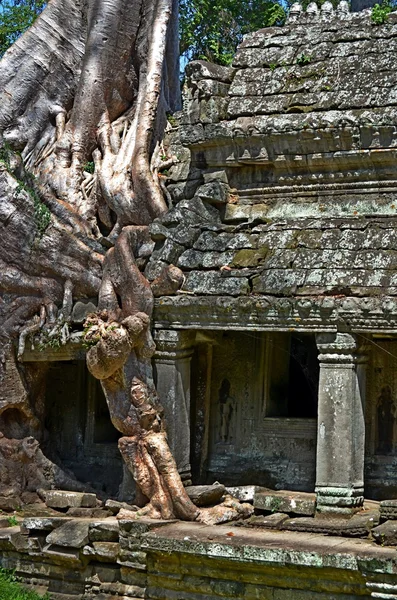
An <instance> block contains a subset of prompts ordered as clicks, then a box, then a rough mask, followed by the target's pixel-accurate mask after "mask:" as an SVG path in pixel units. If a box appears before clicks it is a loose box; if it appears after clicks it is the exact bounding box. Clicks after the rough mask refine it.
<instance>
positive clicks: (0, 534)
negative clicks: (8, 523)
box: [0, 527, 20, 550]
mask: <svg viewBox="0 0 397 600" xmlns="http://www.w3.org/2000/svg"><path fill="white" fill-rule="evenodd" d="M19 531H20V530H19V527H5V528H4V529H0V550H13V549H14V547H13V545H12V541H11V540H12V536H13V535H16V534H17V533H19Z"/></svg>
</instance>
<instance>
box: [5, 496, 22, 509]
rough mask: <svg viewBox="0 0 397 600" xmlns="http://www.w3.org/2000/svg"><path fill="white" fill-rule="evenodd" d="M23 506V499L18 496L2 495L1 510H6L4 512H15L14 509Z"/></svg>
mask: <svg viewBox="0 0 397 600" xmlns="http://www.w3.org/2000/svg"><path fill="white" fill-rule="evenodd" d="M20 507H21V500H20V499H19V498H16V497H14V496H13V497H5V496H0V510H4V512H14V510H18V508H20Z"/></svg>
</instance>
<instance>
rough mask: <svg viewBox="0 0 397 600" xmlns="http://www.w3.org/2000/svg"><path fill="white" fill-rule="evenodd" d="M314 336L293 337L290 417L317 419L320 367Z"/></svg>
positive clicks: (290, 367) (289, 400)
mask: <svg viewBox="0 0 397 600" xmlns="http://www.w3.org/2000/svg"><path fill="white" fill-rule="evenodd" d="M317 356H318V351H317V346H316V341H315V338H314V335H311V334H293V335H291V345H290V360H289V378H288V389H287V406H288V417H291V418H307V419H311V418H316V417H317V409H318V381H319V375H320V366H319V363H318V358H317Z"/></svg>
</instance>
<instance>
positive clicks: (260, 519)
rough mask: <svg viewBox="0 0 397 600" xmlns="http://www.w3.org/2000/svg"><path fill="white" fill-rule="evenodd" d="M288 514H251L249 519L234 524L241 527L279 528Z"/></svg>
mask: <svg viewBox="0 0 397 600" xmlns="http://www.w3.org/2000/svg"><path fill="white" fill-rule="evenodd" d="M287 519H288V515H285V514H284V513H274V514H272V515H252V517H250V518H249V519H246V520H244V521H240V522H239V523H236V525H240V526H241V527H261V528H263V529H280V528H281V526H282V524H283V523H284V521H286V520H287Z"/></svg>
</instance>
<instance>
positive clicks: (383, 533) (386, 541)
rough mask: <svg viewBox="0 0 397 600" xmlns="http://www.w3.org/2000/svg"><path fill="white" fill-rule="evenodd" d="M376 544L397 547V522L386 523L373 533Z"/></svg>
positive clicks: (376, 528)
mask: <svg viewBox="0 0 397 600" xmlns="http://www.w3.org/2000/svg"><path fill="white" fill-rule="evenodd" d="M371 534H372V537H373V539H374V540H375V542H376V543H377V544H379V545H381V546H397V521H394V520H390V521H385V523H382V524H381V525H378V527H374V528H373V529H372V531H371Z"/></svg>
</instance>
